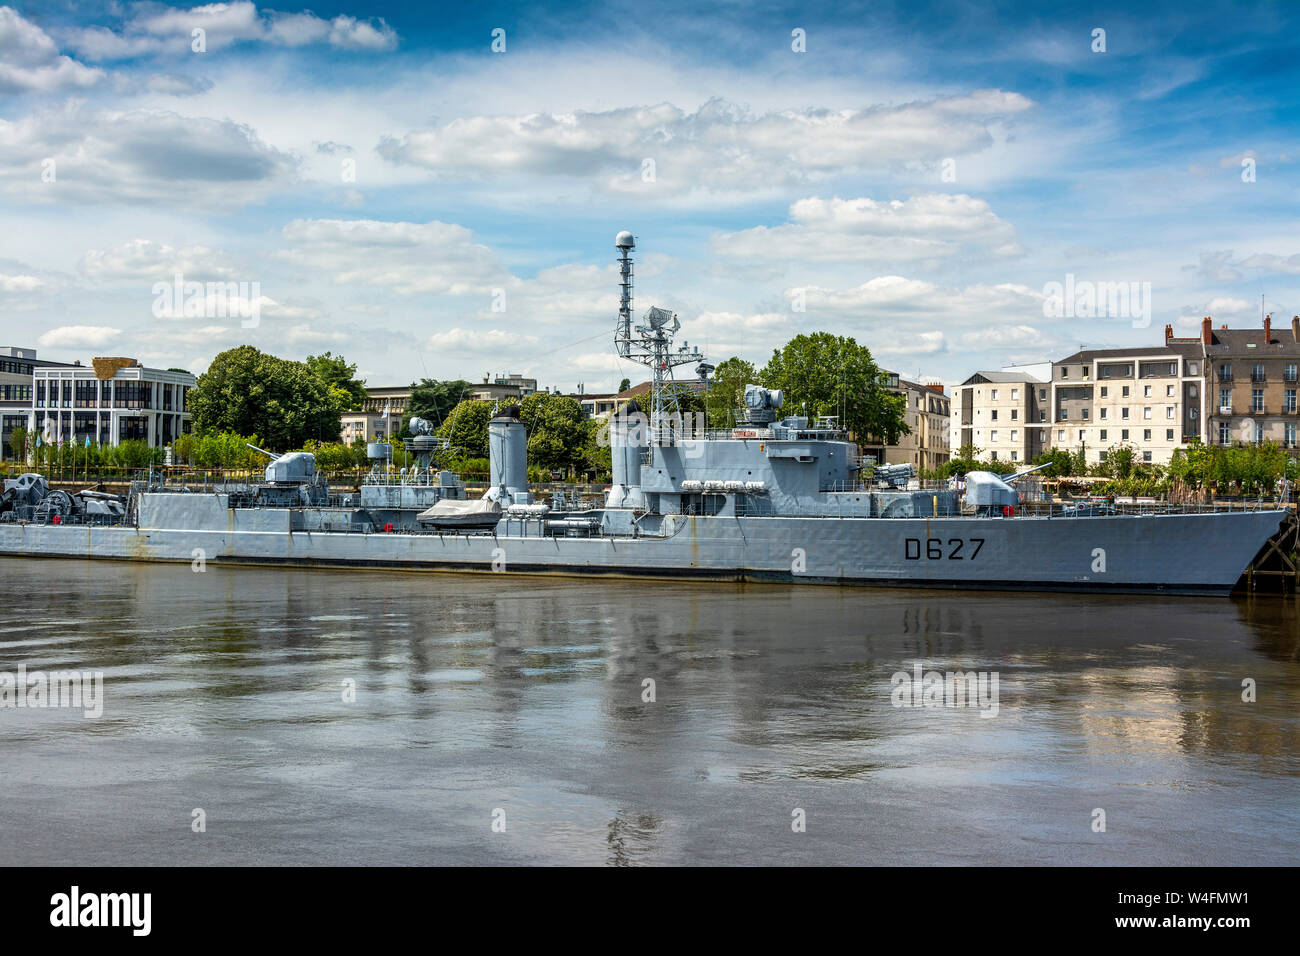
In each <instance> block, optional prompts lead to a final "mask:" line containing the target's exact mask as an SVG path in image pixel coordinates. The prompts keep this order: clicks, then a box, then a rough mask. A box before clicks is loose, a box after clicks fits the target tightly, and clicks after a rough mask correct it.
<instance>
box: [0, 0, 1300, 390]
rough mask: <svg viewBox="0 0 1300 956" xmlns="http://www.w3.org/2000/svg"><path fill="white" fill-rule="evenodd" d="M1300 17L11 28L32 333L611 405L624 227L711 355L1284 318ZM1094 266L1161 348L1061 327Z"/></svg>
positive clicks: (1296, 308)
mask: <svg viewBox="0 0 1300 956" xmlns="http://www.w3.org/2000/svg"><path fill="white" fill-rule="evenodd" d="M1298 11H1300V7H1297V6H1296V5H1294V4H1281V3H1279V4H1253V5H1252V4H1246V5H1242V4H1210V5H1192V4H1186V3H1180V4H1173V3H1170V4H1152V5H1145V6H1141V5H1139V6H1138V7H1137V8H1134V7H1133V6H1132V5H1122V6H1121V5H1113V6H1109V5H1108V6H1094V7H1086V6H1080V5H1077V4H1064V3H1062V4H1043V3H1039V4H1010V5H1008V4H1000V5H997V6H991V5H984V4H977V3H940V4H924V3H907V4H892V5H891V4H880V3H872V4H844V3H837V4H826V5H793V4H762V3H758V4H755V3H721V4H713V5H709V6H708V7H707V9H702V8H701V6H700V5H696V4H680V5H678V4H672V3H667V4H665V3H657V4H634V3H618V2H615V3H609V2H603V3H596V4H589V5H584V4H573V5H564V6H563V7H562V8H561V9H556V8H555V6H553V5H543V4H538V5H520V4H494V3H476V4H460V3H457V4H446V5H440V4H427V3H420V4H415V3H412V4H370V5H359V4H348V3H345V4H327V5H313V6H311V7H310V8H307V7H298V6H293V5H285V7H284V9H282V10H281V9H278V8H273V7H259V6H255V5H254V4H253V3H249V2H232V3H225V4H213V5H206V6H199V7H189V6H170V5H167V4H161V3H138V4H132V3H107V4H105V3H93V4H81V3H66V2H59V0H53V2H45V3H40V4H30V5H27V4H18V5H12V6H0V204H2V207H3V209H4V223H5V225H6V228H5V229H4V230H3V231H2V232H0V339H3V342H4V343H5V344H12V345H22V346H29V347H30V346H34V347H37V348H38V349H39V351H40V353H41V354H43V355H46V356H49V357H55V358H66V359H71V358H83V359H85V358H87V357H89V356H90V355H95V354H123V355H132V356H135V357H138V358H140V359H142V360H143V361H145V362H147V363H149V364H154V365H164V366H173V365H179V366H184V367H189V368H192V369H194V370H195V371H201V370H202V369H203V368H204V367H206V364H207V362H208V361H210V360H211V358H212V356H213V355H215V354H216V353H217V352H218V351H221V350H222V349H224V348H229V347H232V346H234V345H238V344H241V343H244V342H250V343H252V344H254V345H257V346H258V347H259V348H263V349H265V350H268V351H272V352H275V353H276V354H280V355H285V356H288V357H296V358H300V357H302V356H305V355H306V354H308V353H311V352H320V351H323V350H326V349H330V350H333V351H334V352H336V353H337V352H342V353H343V354H345V355H346V356H348V358H349V359H351V360H353V361H356V362H357V363H358V365H359V366H360V370H361V372H362V374H363V375H365V376H366V377H367V379H368V380H369V381H370V382H371V383H372V384H394V383H401V382H406V381H409V380H411V379H412V378H414V377H416V376H421V375H425V374H428V375H433V376H437V377H453V376H458V377H468V378H477V377H481V376H483V375H485V374H488V373H490V372H498V373H499V372H507V371H509V372H525V373H528V374H531V375H535V376H536V377H537V378H539V379H540V381H541V383H542V384H543V385H554V386H557V387H560V388H563V389H565V390H569V389H573V388H574V387H576V385H577V384H578V383H579V382H583V383H585V385H586V387H587V390H588V391H598V390H602V389H606V388H612V387H614V386H615V385H616V384H617V383H618V380H619V379H620V378H622V377H624V376H625V375H626V376H628V377H631V378H633V379H637V378H638V377H639V375H638V372H639V369H637V368H635V367H632V366H628V365H626V364H624V363H620V361H619V360H618V359H617V358H616V357H615V356H614V354H613V350H612V348H611V346H610V343H609V341H608V337H609V336H608V334H609V333H610V332H611V331H612V327H613V318H614V312H615V310H616V309H617V275H616V270H615V267H614V250H613V248H612V245H613V236H614V234H615V233H616V232H617V231H619V230H620V229H624V228H627V229H631V230H633V232H634V233H635V234H636V235H637V237H638V244H639V248H638V255H637V281H636V308H637V311H638V312H640V311H643V310H644V309H645V308H647V307H648V306H649V305H651V304H652V303H655V304H660V305H664V306H667V307H670V308H673V309H675V310H676V311H677V312H678V314H679V315H680V317H681V319H682V322H683V327H684V331H683V335H684V337H685V338H687V339H689V340H690V341H691V342H692V344H696V345H699V346H701V347H702V348H704V349H705V350H706V351H707V352H708V354H709V355H710V357H711V358H712V359H713V360H714V361H720V360H722V359H724V358H727V357H729V356H731V355H736V354H739V355H741V356H743V357H745V358H749V359H751V360H753V361H755V362H756V363H761V362H762V361H763V360H764V358H765V357H766V356H767V355H768V354H769V353H770V351H771V349H772V348H773V347H775V346H778V345H780V344H781V343H782V342H784V341H785V340H786V339H788V338H789V337H791V336H792V335H794V334H797V333H799V332H805V331H814V330H820V329H825V330H829V331H833V332H837V333H840V334H847V335H853V336H854V337H856V338H857V339H858V340H859V341H860V342H863V343H865V344H866V345H868V346H869V347H871V349H872V350H873V352H875V353H876V355H877V357H878V359H879V360H880V362H881V363H882V364H884V365H886V366H888V367H891V368H894V369H896V370H898V371H900V372H902V373H904V374H906V375H920V376H921V377H922V378H926V379H939V380H943V381H947V382H953V381H959V380H961V379H962V378H964V377H965V376H966V375H967V374H969V372H970V371H972V370H974V369H976V368H997V367H1000V366H1002V365H1004V364H1008V363H1012V362H1031V361H1039V360H1045V359H1050V358H1054V357H1060V356H1061V355H1064V354H1067V353H1068V352H1069V351H1072V350H1074V349H1076V348H1078V347H1079V346H1080V345H1085V344H1086V345H1089V346H1123V345H1147V344H1158V343H1159V341H1160V340H1161V330H1162V329H1163V326H1164V325H1165V324H1166V323H1169V324H1173V325H1175V327H1176V328H1178V330H1179V331H1181V332H1187V331H1189V330H1190V329H1192V328H1193V327H1195V326H1197V325H1199V321H1200V317H1201V316H1203V315H1212V316H1213V317H1214V318H1215V321H1216V322H1217V323H1228V324H1231V325H1234V326H1246V325H1249V326H1254V325H1256V324H1257V323H1258V322H1259V315H1260V301H1261V300H1260V297H1261V295H1263V297H1264V304H1265V308H1266V309H1268V311H1270V312H1272V313H1273V314H1274V316H1275V319H1276V318H1279V317H1280V318H1283V319H1285V318H1289V317H1290V316H1291V315H1293V314H1296V313H1297V312H1300V230H1297V229H1296V218H1297V217H1296V212H1297V209H1300V181H1298V179H1297V172H1298V171H1300V165H1298V164H1297V160H1298V159H1300V142H1298V141H1297V120H1296V115H1297V98H1298V94H1297V91H1300V76H1297V72H1298V71H1300V55H1297V54H1298V53H1300V51H1298V50H1297V47H1300V40H1297V37H1300V29H1297V27H1298V26H1300V12H1298ZM195 29H200V30H203V31H204V32H203V41H204V42H203V44H202V46H203V49H202V50H201V51H196V50H195V49H193V31H194V30H195ZM497 29H500V30H504V31H505V32H504V38H505V49H504V52H494V51H493V49H492V43H493V31H494V30H497ZM1097 29H1101V30H1104V31H1105V50H1104V52H1103V51H1096V50H1094V49H1093V47H1094V46H1095V45H1096V39H1095V38H1094V31H1095V30H1097ZM795 30H802V31H803V34H804V38H805V41H804V51H803V52H796V51H795V50H794V49H792V45H793V42H794V41H793V39H792V31H795ZM1243 162H1245V163H1246V165H1247V166H1253V181H1251V179H1252V177H1250V176H1243V172H1244V167H1243ZM50 171H52V173H53V175H50ZM177 274H181V275H183V276H184V277H185V279H186V280H188V281H221V282H247V283H257V286H256V290H257V291H256V294H257V303H258V312H259V315H260V321H259V324H258V325H257V326H256V327H253V328H245V327H243V325H244V323H241V321H239V319H238V318H234V319H232V318H230V317H228V316H223V315H219V314H214V313H212V312H211V311H210V310H209V311H208V313H207V314H201V315H194V316H190V317H185V316H173V315H170V314H161V315H160V314H158V310H157V309H156V308H155V299H156V296H155V295H154V287H155V284H156V283H158V282H170V281H172V279H173V277H174V276H175V275H177ZM1067 276H1074V277H1075V278H1076V280H1077V281H1081V282H1093V283H1114V282H1124V283H1129V282H1133V283H1139V284H1140V283H1150V287H1151V300H1150V301H1151V310H1150V315H1149V317H1147V318H1149V323H1150V324H1149V326H1147V325H1145V319H1144V320H1143V321H1142V322H1136V323H1135V322H1134V321H1132V320H1131V318H1130V317H1128V316H1110V315H1105V314H1102V315H1098V316H1095V317H1091V316H1076V317H1061V318H1058V317H1055V316H1053V315H1049V314H1045V311H1044V307H1043V303H1044V298H1045V293H1046V291H1047V289H1048V287H1049V284H1050V283H1053V282H1064V281H1065V279H1066V277H1067ZM248 288H249V289H252V288H253V287H252V286H251V285H250V286H248ZM251 294H252V293H250V295H251ZM800 306H801V307H802V308H800Z"/></svg>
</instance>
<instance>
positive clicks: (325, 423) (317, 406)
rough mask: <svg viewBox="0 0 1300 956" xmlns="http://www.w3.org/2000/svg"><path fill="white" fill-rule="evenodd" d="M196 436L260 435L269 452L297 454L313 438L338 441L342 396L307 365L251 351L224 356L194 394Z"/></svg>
mask: <svg viewBox="0 0 1300 956" xmlns="http://www.w3.org/2000/svg"><path fill="white" fill-rule="evenodd" d="M189 403H190V410H191V411H192V412H193V414H194V427H195V429H196V430H197V431H200V432H208V431H227V432H235V433H237V434H241V435H249V434H255V435H261V436H263V440H264V441H265V442H266V446H267V448H268V450H269V451H278V450H283V449H287V448H298V447H300V446H301V445H302V443H303V442H305V441H306V440H307V439H309V438H315V439H317V440H323V439H331V440H332V439H336V438H337V437H338V434H339V428H340V424H339V418H340V414H341V412H342V407H341V405H340V403H339V399H338V395H337V393H336V392H335V391H334V390H333V389H332V388H331V387H330V386H329V385H326V384H325V383H324V382H323V381H321V379H320V378H318V377H317V376H316V375H315V374H314V373H313V372H312V371H311V369H310V368H308V366H307V365H306V363H304V362H291V361H288V360H287V359H282V358H277V357H276V356H274V355H268V354H266V353H264V352H261V351H259V350H258V349H256V348H254V347H253V346H251V345H241V346H239V347H238V348H233V349H228V350H227V351H225V352H221V353H220V354H219V355H217V357H216V358H214V359H213V360H212V364H211V365H210V366H209V367H208V370H207V371H206V372H204V373H203V374H202V375H201V376H199V380H198V386H197V387H196V388H195V389H194V390H193V391H191V392H190V397H189Z"/></svg>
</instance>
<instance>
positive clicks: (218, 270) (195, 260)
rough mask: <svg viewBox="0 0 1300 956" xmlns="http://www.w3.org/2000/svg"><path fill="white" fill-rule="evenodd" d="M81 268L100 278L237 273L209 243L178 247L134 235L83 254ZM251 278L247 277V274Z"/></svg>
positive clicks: (207, 276)
mask: <svg viewBox="0 0 1300 956" xmlns="http://www.w3.org/2000/svg"><path fill="white" fill-rule="evenodd" d="M79 270H80V272H81V274H82V275H84V276H85V277H86V278H88V279H94V280H96V281H100V282H115V281H121V280H126V281H134V280H146V281H149V282H153V281H155V280H170V279H172V278H174V277H175V276H176V274H177V273H180V274H182V275H184V276H185V278H186V279H190V280H194V281H206V280H208V279H229V278H233V277H235V274H236V270H235V268H234V267H233V266H232V265H231V264H230V263H229V261H228V260H226V258H225V256H224V254H222V253H220V252H214V251H213V250H211V249H209V248H207V247H206V246H187V247H184V248H175V247H173V246H169V245H167V244H166V243H161V242H155V241H153V240H152V239H132V240H129V241H127V242H124V243H122V244H120V245H118V246H115V247H113V248H111V249H91V250H90V251H88V252H87V253H86V254H85V255H84V256H82V258H81V263H80V266H79ZM245 278H247V277H245Z"/></svg>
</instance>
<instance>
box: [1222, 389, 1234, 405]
mask: <svg viewBox="0 0 1300 956" xmlns="http://www.w3.org/2000/svg"><path fill="white" fill-rule="evenodd" d="M1219 407H1220V408H1232V389H1230V388H1221V389H1219Z"/></svg>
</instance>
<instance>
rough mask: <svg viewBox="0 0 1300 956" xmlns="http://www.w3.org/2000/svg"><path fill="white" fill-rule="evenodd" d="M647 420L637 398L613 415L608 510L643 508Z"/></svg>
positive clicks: (648, 422) (648, 428)
mask: <svg viewBox="0 0 1300 956" xmlns="http://www.w3.org/2000/svg"><path fill="white" fill-rule="evenodd" d="M649 432H650V420H649V419H648V418H646V416H645V413H644V412H642V411H641V406H640V405H639V404H637V401H636V399H633V400H632V401H630V402H628V403H627V405H625V406H624V407H623V408H622V410H621V411H619V412H616V413H615V415H614V418H613V420H612V422H611V423H610V429H609V451H610V464H611V465H612V472H613V475H612V477H613V481H612V482H611V484H610V488H609V495H608V497H607V498H606V499H605V505H606V507H609V508H644V507H645V495H644V494H642V492H641V454H642V449H644V448H645V447H646V446H648V445H649V444H650V442H649V437H650V436H649Z"/></svg>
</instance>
